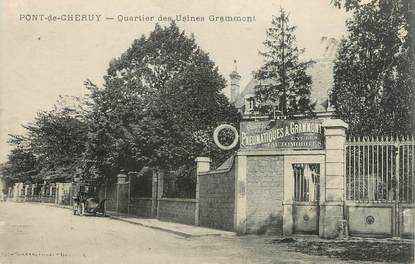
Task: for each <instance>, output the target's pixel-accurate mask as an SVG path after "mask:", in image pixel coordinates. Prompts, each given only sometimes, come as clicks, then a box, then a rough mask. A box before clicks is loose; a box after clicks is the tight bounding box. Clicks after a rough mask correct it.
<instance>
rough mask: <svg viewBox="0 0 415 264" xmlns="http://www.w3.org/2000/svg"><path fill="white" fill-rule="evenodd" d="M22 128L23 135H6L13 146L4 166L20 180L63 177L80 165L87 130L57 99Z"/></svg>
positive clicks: (72, 173)
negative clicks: (51, 176)
mask: <svg viewBox="0 0 415 264" xmlns="http://www.w3.org/2000/svg"><path fill="white" fill-rule="evenodd" d="M23 127H24V128H25V129H26V133H25V134H24V135H10V139H9V143H10V144H11V145H12V146H13V149H12V151H11V153H10V155H9V158H8V162H7V163H6V165H5V170H6V171H7V172H8V174H9V175H12V176H14V177H15V178H18V179H20V180H30V179H33V178H39V177H40V178H41V177H45V176H47V175H53V176H54V177H65V176H72V175H74V174H75V173H76V170H77V169H78V168H80V167H81V164H82V158H83V153H84V149H85V143H86V139H87V134H86V132H87V130H86V125H85V123H84V121H83V120H82V115H81V114H80V113H79V111H77V110H76V109H74V108H69V107H66V106H63V105H60V103H59V102H58V105H56V106H55V109H53V110H51V111H41V112H39V113H38V114H37V115H36V117H35V119H34V121H33V122H32V123H29V124H26V125H24V126H23Z"/></svg>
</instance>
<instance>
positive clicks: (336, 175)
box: [319, 119, 348, 238]
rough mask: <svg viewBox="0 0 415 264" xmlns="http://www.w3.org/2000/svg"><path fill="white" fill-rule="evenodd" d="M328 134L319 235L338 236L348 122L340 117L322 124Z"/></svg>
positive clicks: (342, 214)
mask: <svg viewBox="0 0 415 264" xmlns="http://www.w3.org/2000/svg"><path fill="white" fill-rule="evenodd" d="M322 126H323V128H324V136H325V151H326V153H325V154H326V155H325V161H326V166H325V168H326V171H325V174H323V175H322V176H323V177H322V179H321V185H320V190H321V195H320V223H319V235H320V237H324V238H334V237H337V236H338V225H339V224H340V223H341V222H342V220H343V219H344V213H343V206H344V199H343V198H344V191H345V190H344V181H345V170H344V168H345V167H344V166H345V164H344V160H345V154H346V153H345V142H346V129H347V128H348V125H347V124H346V123H345V122H343V121H342V120H340V119H327V120H324V121H323V124H322Z"/></svg>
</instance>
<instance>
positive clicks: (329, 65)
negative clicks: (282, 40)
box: [229, 38, 337, 118]
mask: <svg viewBox="0 0 415 264" xmlns="http://www.w3.org/2000/svg"><path fill="white" fill-rule="evenodd" d="M322 42H323V43H324V44H325V45H324V47H325V48H324V51H323V54H322V56H321V57H320V58H318V59H315V60H314V61H315V63H314V64H313V65H312V66H311V67H310V69H309V72H308V73H309V74H310V75H311V78H312V88H311V102H312V103H314V104H315V108H314V111H315V113H316V115H317V116H320V117H325V116H332V115H333V112H334V109H333V108H332V107H331V105H330V103H329V92H330V90H331V88H332V86H333V66H334V59H335V51H336V49H337V40H335V39H333V38H330V39H327V38H323V39H322ZM229 77H230V90H231V93H230V101H231V103H234V104H235V106H236V108H237V109H238V110H239V112H240V113H241V114H242V115H243V116H244V117H245V118H250V117H254V116H257V114H258V113H256V112H255V111H254V106H255V87H256V86H257V85H258V84H259V81H258V80H256V79H254V78H253V79H251V81H250V82H249V83H248V84H247V85H246V86H245V87H243V89H241V87H240V80H241V76H240V75H239V73H238V72H237V69H236V66H235V69H234V71H233V72H231V74H230V75H229Z"/></svg>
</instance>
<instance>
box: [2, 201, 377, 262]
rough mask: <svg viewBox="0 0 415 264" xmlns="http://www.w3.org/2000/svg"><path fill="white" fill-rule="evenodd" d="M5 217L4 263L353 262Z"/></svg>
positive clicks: (53, 214)
mask: <svg viewBox="0 0 415 264" xmlns="http://www.w3.org/2000/svg"><path fill="white" fill-rule="evenodd" d="M0 212H1V214H0V263H1V264H8V263H352V261H342V260H339V259H332V258H328V257H325V256H312V255H306V254H301V253H297V252H292V251H288V250H287V246H286V245H285V244H273V243H267V241H269V238H266V237H261V236H243V237H236V236H235V237H213V236H211V237H193V238H183V237H180V236H177V235H174V234H171V233H168V232H164V231H159V230H154V229H150V228H146V227H141V226H137V225H133V224H129V223H125V222H121V221H117V220H112V219H110V218H107V217H91V216H89V217H88V216H84V217H79V216H74V215H72V211H71V210H68V209H64V208H58V207H53V206H49V205H44V204H33V203H32V204H31V203H12V202H2V203H0ZM353 263H355V262H353ZM362 263H364V262H362ZM367 263H371V262H367Z"/></svg>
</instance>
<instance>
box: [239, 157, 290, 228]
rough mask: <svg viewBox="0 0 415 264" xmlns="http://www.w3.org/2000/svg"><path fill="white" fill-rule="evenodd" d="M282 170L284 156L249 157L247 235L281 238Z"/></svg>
mask: <svg viewBox="0 0 415 264" xmlns="http://www.w3.org/2000/svg"><path fill="white" fill-rule="evenodd" d="M283 168H284V160H283V157H282V156H248V157H247V175H246V178H247V179H246V182H247V184H246V185H247V186H246V202H247V204H246V217H247V223H246V231H247V233H257V234H264V233H271V234H277V235H281V234H282V226H283V225H282V224H283V223H282V218H283V205H282V201H283V175H284V174H283V172H284V169H283Z"/></svg>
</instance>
